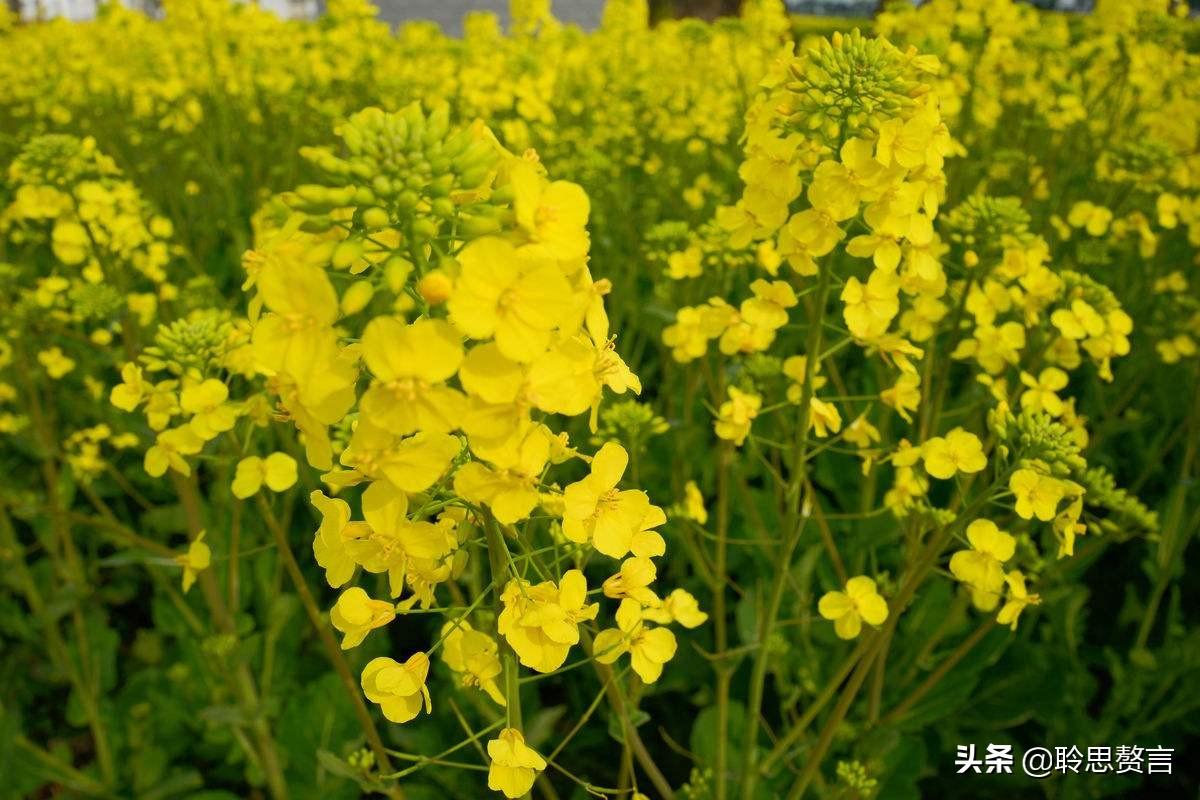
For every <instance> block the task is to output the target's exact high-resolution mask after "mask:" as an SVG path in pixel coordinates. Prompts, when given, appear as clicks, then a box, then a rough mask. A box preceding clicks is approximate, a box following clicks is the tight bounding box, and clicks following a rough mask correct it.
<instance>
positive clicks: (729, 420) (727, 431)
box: [714, 386, 762, 447]
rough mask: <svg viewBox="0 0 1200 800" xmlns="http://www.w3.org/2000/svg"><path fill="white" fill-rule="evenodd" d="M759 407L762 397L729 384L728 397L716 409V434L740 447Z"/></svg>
mask: <svg viewBox="0 0 1200 800" xmlns="http://www.w3.org/2000/svg"><path fill="white" fill-rule="evenodd" d="M760 408H762V397H760V396H759V395H757V394H754V393H752V392H743V391H742V390H741V389H738V388H737V387H736V386H730V387H729V399H728V400H726V401H725V402H724V403H721V407H720V408H719V409H717V421H716V423H715V425H714V428H715V431H716V434H717V436H718V437H720V438H722V439H727V440H729V441H731V442H733V443H734V444H735V445H737V446H738V447H741V446H742V443H743V442H745V441H746V437H747V436H749V435H750V424H751V423H752V422H753V421H754V418H755V417H757V416H758V410H759V409H760Z"/></svg>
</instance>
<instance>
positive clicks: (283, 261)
mask: <svg viewBox="0 0 1200 800" xmlns="http://www.w3.org/2000/svg"><path fill="white" fill-rule="evenodd" d="M255 283H256V285H257V287H258V296H259V299H260V300H261V302H262V303H263V304H265V305H266V307H267V308H268V309H270V311H271V312H273V313H270V314H266V315H264V316H263V317H262V318H261V319H260V320H258V323H257V324H256V325H255V326H254V333H253V339H252V341H253V347H254V355H255V359H256V360H257V361H258V362H259V363H260V364H261V365H262V366H264V367H265V368H267V369H268V370H269V371H271V372H288V373H293V374H299V373H302V372H303V371H304V369H305V365H306V362H309V361H310V360H311V359H312V356H313V354H314V353H319V352H323V351H324V350H325V349H326V348H327V347H328V343H329V342H330V341H331V340H333V339H335V338H336V334H335V333H334V332H333V327H332V326H333V323H334V322H335V321H336V320H337V317H338V310H339V308H338V296H337V292H336V291H335V290H334V288H333V284H331V283H330V281H329V276H328V275H326V273H325V270H324V269H323V268H321V267H319V266H316V265H314V264H311V263H306V262H305V261H303V260H302V258H301V257H296V256H292V255H291V254H290V253H289V254H288V257H286V258H281V257H279V256H278V255H272V256H270V257H268V258H267V259H266V260H265V263H264V264H263V266H262V268H261V269H260V270H259V271H258V273H257V276H256V278H255Z"/></svg>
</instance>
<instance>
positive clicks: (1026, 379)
mask: <svg viewBox="0 0 1200 800" xmlns="http://www.w3.org/2000/svg"><path fill="white" fill-rule="evenodd" d="M1021 383H1023V384H1025V386H1027V387H1029V388H1028V389H1027V390H1026V391H1025V392H1024V393H1022V394H1021V408H1024V409H1028V410H1030V411H1035V412H1038V411H1040V412H1044V413H1046V414H1049V415H1050V416H1052V417H1057V416H1060V415H1061V414H1062V412H1063V401H1062V398H1060V397H1059V396H1058V395H1057V394H1056V392H1058V391H1061V390H1062V389H1065V388H1066V386H1067V373H1065V372H1063V371H1062V370H1061V369H1059V368H1058V367H1047V368H1046V369H1044V370H1042V371H1041V373H1040V374H1039V375H1038V376H1037V378H1034V377H1033V376H1032V375H1030V374H1029V373H1028V372H1022V373H1021Z"/></svg>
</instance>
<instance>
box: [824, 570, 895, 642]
mask: <svg viewBox="0 0 1200 800" xmlns="http://www.w3.org/2000/svg"><path fill="white" fill-rule="evenodd" d="M817 611H818V613H820V615H821V616H822V617H824V618H825V619H827V620H830V621H831V622H833V630H834V632H835V633H836V634H837V635H838V638H839V639H853V638H855V637H857V636H858V634H859V631H861V630H862V624H863V622H864V621H866V623H867V624H868V625H882V624H883V622H884V620H886V619H887V616H888V607H887V601H886V600H884V599H883V597H881V596H880V594H879V592H878V591H876V589H875V581H873V580H872V579H871V578H868V577H867V576H866V575H859V576H858V577H856V578H851V579H850V580H848V581H846V591H844V592H836V591H835V592H826V593H825V594H824V595H822V596H821V600H820V601H819V602H818V603H817Z"/></svg>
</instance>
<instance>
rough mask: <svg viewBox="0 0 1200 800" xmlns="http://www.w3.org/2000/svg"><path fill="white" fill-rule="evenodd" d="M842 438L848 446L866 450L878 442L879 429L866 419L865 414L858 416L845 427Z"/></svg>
mask: <svg viewBox="0 0 1200 800" xmlns="http://www.w3.org/2000/svg"><path fill="white" fill-rule="evenodd" d="M842 436H843V438H844V439H845V440H846V441H847V442H850V444H853V445H855V446H857V447H859V448H868V447H870V446H871V444H872V443H873V442H878V441H879V440H880V436H881V435H880V433H879V429H878V428H876V427H875V426H874V425H872V424H871V422H870V420H868V419H867V416H866V414H860V415H859V416H858V417H856V418H855V420H854V422H851V423H850V424H849V425H847V426H846V432H845V433H844V434H843V435H842Z"/></svg>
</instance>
